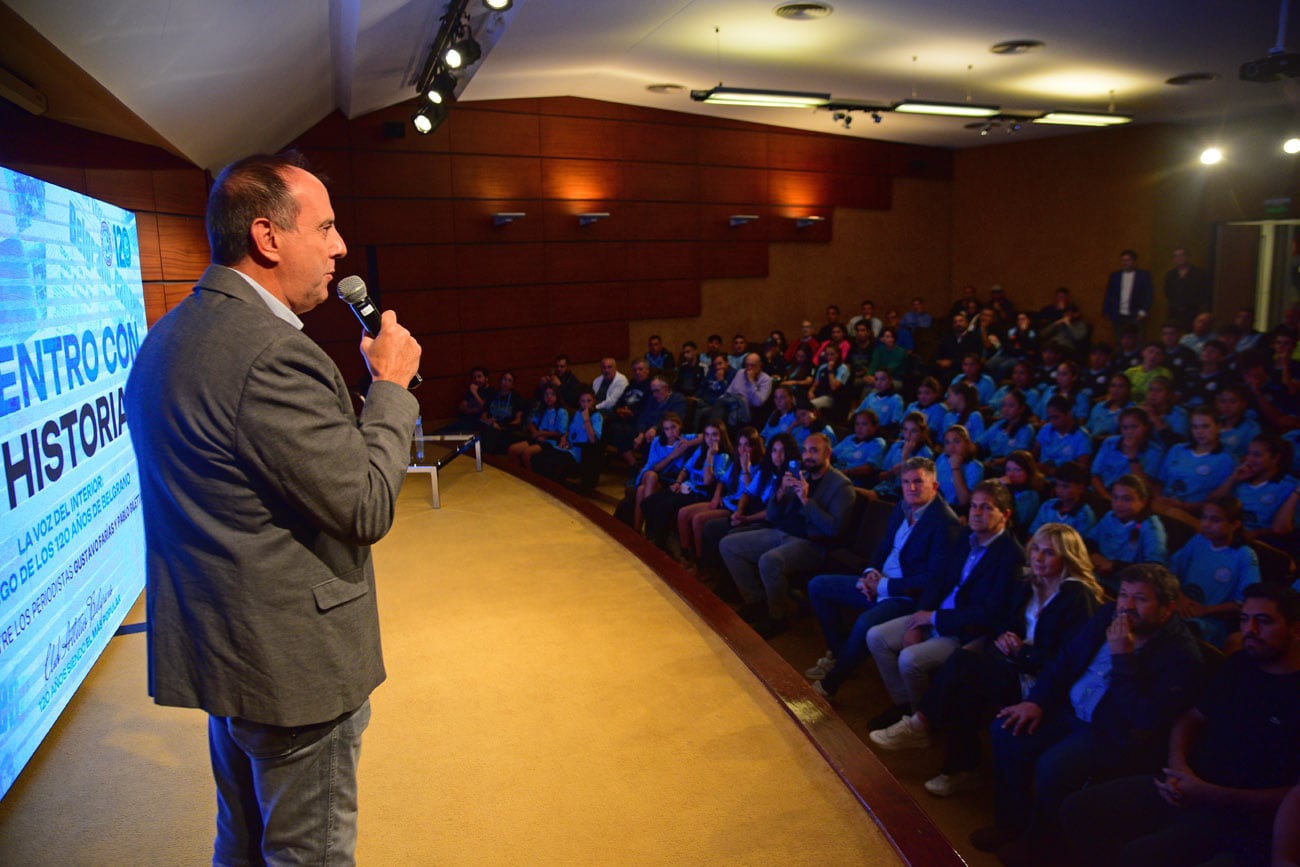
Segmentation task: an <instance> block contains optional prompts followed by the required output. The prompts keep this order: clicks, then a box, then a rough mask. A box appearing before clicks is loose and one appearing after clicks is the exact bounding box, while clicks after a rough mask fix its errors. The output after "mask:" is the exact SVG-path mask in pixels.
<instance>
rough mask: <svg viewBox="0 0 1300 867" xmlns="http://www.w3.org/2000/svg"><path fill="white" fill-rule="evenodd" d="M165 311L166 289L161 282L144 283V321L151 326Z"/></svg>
mask: <svg viewBox="0 0 1300 867" xmlns="http://www.w3.org/2000/svg"><path fill="white" fill-rule="evenodd" d="M166 312H167V290H166V289H165V288H164V287H163V284H161V283H150V282H146V283H145V284H144V321H145V322H146V323H148V325H149V327H150V328H152V327H153V324H154V323H155V322H157V321H158V320H159V319H161V318H162V317H163V314H164V313H166Z"/></svg>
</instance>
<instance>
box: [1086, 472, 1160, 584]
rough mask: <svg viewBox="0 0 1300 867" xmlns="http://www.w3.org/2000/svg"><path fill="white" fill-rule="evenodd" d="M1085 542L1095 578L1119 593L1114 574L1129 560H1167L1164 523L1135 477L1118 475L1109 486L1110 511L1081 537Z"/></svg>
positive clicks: (1136, 561)
mask: <svg viewBox="0 0 1300 867" xmlns="http://www.w3.org/2000/svg"><path fill="white" fill-rule="evenodd" d="M1084 538H1086V539H1087V540H1088V541H1089V543H1090V544H1089V546H1088V547H1089V549H1090V550H1092V551H1093V553H1092V567H1093V569H1095V570H1096V572H1097V580H1098V581H1100V582H1101V584H1102V586H1103V587H1105V588H1106V589H1107V590H1109V591H1110V592H1111V593H1117V592H1119V582H1118V581H1117V580H1116V576H1117V575H1118V574H1119V573H1120V572H1121V571H1123V569H1124V567H1125V566H1129V565H1132V564H1133V563H1159V564H1161V565H1164V564H1165V562H1166V561H1167V560H1168V557H1169V555H1168V552H1167V542H1166V537H1165V525H1164V524H1163V523H1162V522H1161V521H1160V518H1159V517H1158V516H1157V515H1155V514H1153V513H1152V511H1151V489H1150V488H1148V487H1147V484H1146V482H1144V481H1142V480H1141V479H1139V478H1138V477H1137V476H1121V477H1120V478H1119V480H1118V481H1117V482H1115V484H1113V485H1111V486H1110V511H1109V512H1107V513H1106V514H1104V515H1102V516H1101V520H1100V521H1098V522H1097V523H1096V524H1095V525H1094V526H1093V528H1092V529H1091V530H1089V531H1088V533H1087V535H1086V536H1085V537H1084Z"/></svg>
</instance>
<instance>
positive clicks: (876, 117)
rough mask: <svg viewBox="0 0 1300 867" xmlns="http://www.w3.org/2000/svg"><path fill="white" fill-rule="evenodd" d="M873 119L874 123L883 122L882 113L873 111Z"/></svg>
mask: <svg viewBox="0 0 1300 867" xmlns="http://www.w3.org/2000/svg"><path fill="white" fill-rule="evenodd" d="M871 119H872V120H873V121H875V122H876V123H880V121H881V120H882V118H881V117H880V112H878V111H873V112H872V113H871Z"/></svg>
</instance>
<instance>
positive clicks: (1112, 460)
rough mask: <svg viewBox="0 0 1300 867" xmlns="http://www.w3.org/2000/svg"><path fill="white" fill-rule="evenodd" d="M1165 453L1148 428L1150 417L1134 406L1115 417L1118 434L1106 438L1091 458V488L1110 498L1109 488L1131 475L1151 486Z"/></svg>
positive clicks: (1157, 474)
mask: <svg viewBox="0 0 1300 867" xmlns="http://www.w3.org/2000/svg"><path fill="white" fill-rule="evenodd" d="M1164 457H1165V450H1164V449H1163V448H1161V446H1160V441H1159V440H1158V439H1156V437H1155V435H1154V432H1153V431H1152V428H1151V417H1150V416H1148V415H1147V414H1146V411H1145V410H1142V409H1139V408H1138V407H1136V406H1130V407H1126V408H1125V409H1124V410H1123V411H1121V412H1120V414H1119V433H1117V434H1115V435H1114V436H1109V437H1106V439H1104V440H1102V443H1101V445H1100V446H1099V447H1098V448H1097V454H1095V455H1093V458H1092V489H1093V492H1094V493H1096V495H1097V496H1098V497H1100V498H1102V499H1103V500H1104V499H1109V498H1110V493H1109V491H1110V486H1111V485H1113V484H1114V483H1115V480H1116V479H1118V478H1119V477H1120V476H1127V475H1134V476H1137V477H1138V478H1140V479H1142V480H1143V481H1144V482H1146V483H1147V484H1148V485H1151V484H1152V483H1153V482H1154V481H1155V480H1156V478H1157V477H1158V476H1159V474H1160V467H1161V461H1162V460H1163V459H1164Z"/></svg>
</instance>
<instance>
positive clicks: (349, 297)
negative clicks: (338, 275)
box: [336, 274, 370, 304]
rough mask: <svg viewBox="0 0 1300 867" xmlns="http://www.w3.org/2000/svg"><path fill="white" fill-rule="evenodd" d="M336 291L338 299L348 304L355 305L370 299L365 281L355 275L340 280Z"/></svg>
mask: <svg viewBox="0 0 1300 867" xmlns="http://www.w3.org/2000/svg"><path fill="white" fill-rule="evenodd" d="M336 291H337V292H338V295H339V297H340V298H342V299H343V300H344V301H346V302H348V303H349V304H356V303H359V302H361V301H364V300H366V299H367V298H368V297H370V295H369V293H368V292H366V281H365V280H362V279H361V278H360V277H358V276H357V275H355V274H353V275H352V276H351V277H344V278H343V279H342V280H340V281H339V285H338V289H337V290H336Z"/></svg>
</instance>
